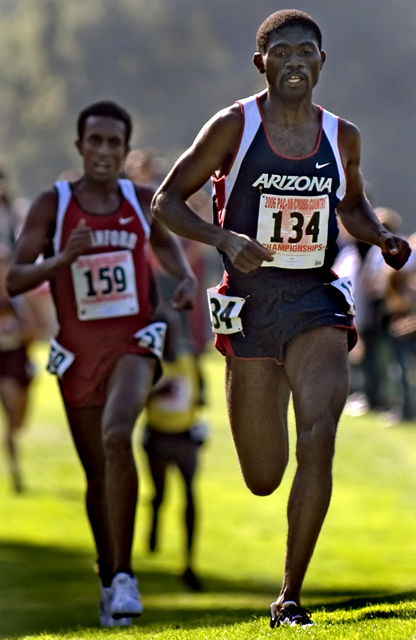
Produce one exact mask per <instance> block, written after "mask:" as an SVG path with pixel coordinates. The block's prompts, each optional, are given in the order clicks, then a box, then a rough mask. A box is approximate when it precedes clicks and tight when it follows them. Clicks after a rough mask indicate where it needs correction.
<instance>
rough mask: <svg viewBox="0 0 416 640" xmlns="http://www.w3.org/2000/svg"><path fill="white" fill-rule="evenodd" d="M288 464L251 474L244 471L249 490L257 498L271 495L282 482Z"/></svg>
mask: <svg viewBox="0 0 416 640" xmlns="http://www.w3.org/2000/svg"><path fill="white" fill-rule="evenodd" d="M286 464H287V461H286V462H285V463H284V464H280V465H276V466H275V467H271V468H269V469H267V468H265V467H263V468H257V469H255V470H252V471H251V472H249V471H248V470H247V469H246V470H242V471H243V477H244V481H245V483H246V485H247V488H248V489H249V490H250V491H251V493H253V494H254V495H255V496H269V495H271V494H272V493H273V491H275V490H276V489H277V487H278V486H279V485H280V483H281V482H282V478H283V475H284V472H285V469H286Z"/></svg>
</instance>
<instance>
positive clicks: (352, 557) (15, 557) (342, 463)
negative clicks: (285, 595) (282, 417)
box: [0, 346, 416, 640]
mask: <svg viewBox="0 0 416 640" xmlns="http://www.w3.org/2000/svg"><path fill="white" fill-rule="evenodd" d="M34 357H35V358H36V360H37V362H38V363H39V373H38V377H37V379H36V382H35V383H34V386H33V396H32V406H31V411H30V415H29V419H28V422H27V428H26V431H25V433H24V434H22V454H23V462H24V473H25V479H26V483H27V485H28V490H27V492H26V493H24V494H22V495H20V496H16V495H14V494H13V493H12V492H11V491H10V488H9V482H8V478H7V475H6V471H5V465H4V461H3V459H2V458H1V459H0V638H2V639H5V638H19V639H21V640H23V638H24V639H25V640H29V639H32V638H34V637H36V638H43V639H45V640H46V639H48V640H49V639H52V638H53V639H55V638H56V639H64V638H65V639H72V638H94V639H95V638H98V639H99V640H101V639H102V638H106V639H108V640H110V639H115V638H117V639H121V640H122V639H123V638H133V637H134V638H137V637H138V638H140V637H143V638H149V639H152V640H153V639H154V640H156V639H157V640H186V639H188V638H192V639H195V640H211V639H213V640H214V639H215V640H217V639H218V640H226V639H227V640H230V639H231V638H233V639H235V640H254V639H258V638H259V639H260V638H269V637H272V636H273V635H276V636H279V637H281V638H289V637H291V638H292V637H295V635H296V634H303V636H307V637H308V638H331V639H332V638H333V639H334V640H338V639H340V640H341V639H343V638H352V639H355V638H357V639H358V638H359V639H364V640H366V639H369V640H370V639H371V640H378V639H380V640H386V639H392V640H407V639H409V640H410V639H414V638H416V571H415V562H416V429H415V426H416V425H405V424H402V425H397V426H395V427H391V428H385V427H383V426H382V425H381V423H380V422H379V421H378V420H377V417H376V416H374V415H370V414H368V415H366V416H362V417H357V418H349V417H347V416H344V417H343V418H342V421H341V425H340V430H339V436H338V443H337V455H336V461H335V484H334V494H333V500H332V504H331V508H330V512H329V515H328V518H327V520H326V522H325V525H324V529H323V531H322V534H321V537H320V540H319V543H318V546H317V549H316V552H315V555H314V558H313V560H312V563H311V566H310V569H309V572H308V575H307V580H306V583H305V590H304V602H303V604H304V606H307V607H308V608H310V609H311V610H312V612H313V618H314V620H315V621H316V622H317V625H316V626H315V627H313V628H311V629H308V630H302V629H292V628H289V629H287V628H285V629H274V630H271V629H270V628H269V626H268V608H269V604H270V602H271V601H272V600H273V599H275V597H276V596H277V594H278V591H279V586H280V579H281V574H282V567H283V554H284V547H285V538H286V513H285V512H286V502H287V497H288V492H289V487H290V482H291V479H292V477H293V472H294V463H293V448H294V447H293V427H292V456H291V458H292V460H291V464H290V466H289V468H288V471H287V473H286V477H285V480H284V482H283V484H282V486H281V487H280V488H279V490H278V491H277V492H276V493H275V494H274V495H273V496H270V497H267V498H259V497H255V496H252V495H251V494H250V493H249V492H248V490H247V489H246V488H245V487H244V484H243V481H242V479H241V476H240V472H239V469H238V465H237V462H236V458H235V454H234V450H233V447H232V442H231V437H230V434H229V429H228V425H227V419H226V414H225V405H224V392H223V361H222V359H221V358H220V356H218V355H216V354H213V353H212V354H209V355H208V356H207V357H206V362H205V365H206V371H207V375H208V383H209V396H210V398H211V402H210V406H209V409H208V410H207V412H206V417H207V419H208V420H209V422H210V424H211V437H210V441H209V443H208V444H207V445H206V446H205V447H204V449H203V450H202V451H201V468H200V474H199V478H198V496H199V501H200V512H201V513H200V523H199V537H198V547H197V554H196V568H197V570H198V573H199V574H200V576H201V578H202V581H203V586H204V591H203V592H202V593H197V594H194V593H192V592H189V591H188V590H187V589H186V588H185V587H184V586H183V584H182V583H181V581H180V579H179V575H180V572H181V569H182V556H183V554H182V546H183V531H182V519H181V514H182V509H183V506H182V493H181V485H180V482H179V478H178V477H177V476H176V475H175V474H174V473H172V477H171V483H170V486H169V491H168V495H167V502H166V505H165V509H164V513H163V522H162V531H161V543H162V544H161V549H160V552H159V553H158V554H155V555H149V554H148V553H147V551H146V531H147V525H148V518H149V515H150V510H149V501H150V487H149V484H148V482H147V473H146V471H147V470H146V465H145V460H144V459H143V458H142V456H141V453H140V448H139V446H137V455H138V463H139V467H140V470H141V478H142V482H141V498H140V506H139V510H138V519H137V527H136V538H135V566H136V569H137V572H138V576H139V580H140V588H141V591H142V594H143V604H144V608H145V612H144V615H143V616H142V617H141V618H140V619H139V620H138V621H137V623H136V624H135V625H134V626H133V627H132V628H127V629H117V628H116V629H113V630H111V629H108V630H102V629H100V628H99V627H98V626H97V624H98V612H97V605H98V585H97V580H96V578H95V576H94V573H93V570H92V567H93V562H94V553H93V547H92V538H91V534H90V531H89V527H88V524H87V520H86V517H85V513H84V505H83V491H84V479H83V475H82V471H81V469H80V465H79V463H78V460H77V458H76V456H75V453H74V451H73V446H72V442H71V439H70V436H69V433H68V430H67V427H66V423H65V419H64V415H63V411H62V407H61V402H60V398H59V394H58V391H57V388H56V382H55V380H54V379H53V377H52V376H48V375H47V374H46V373H44V372H43V365H44V361H45V357H46V351H45V347H44V346H38V347H37V348H36V349H35V351H34ZM139 433H140V426H139V427H138V429H137V434H136V437H137V440H138V436H139Z"/></svg>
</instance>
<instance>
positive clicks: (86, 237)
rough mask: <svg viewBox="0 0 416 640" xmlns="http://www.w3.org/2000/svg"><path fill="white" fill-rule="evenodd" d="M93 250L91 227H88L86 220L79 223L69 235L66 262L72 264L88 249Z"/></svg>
mask: <svg viewBox="0 0 416 640" xmlns="http://www.w3.org/2000/svg"><path fill="white" fill-rule="evenodd" d="M90 248H91V227H87V223H86V222H85V220H84V218H81V220H80V221H79V222H78V224H77V226H76V227H75V229H73V230H72V231H71V233H70V235H69V238H68V242H67V243H66V246H65V249H64V250H63V254H64V257H65V262H67V263H68V264H72V262H75V260H76V259H77V258H78V257H79V256H81V255H82V254H83V253H85V251H86V250H87V249H90Z"/></svg>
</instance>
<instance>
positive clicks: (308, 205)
mask: <svg viewBox="0 0 416 640" xmlns="http://www.w3.org/2000/svg"><path fill="white" fill-rule="evenodd" d="M328 220H329V199H328V196H327V195H326V194H325V195H322V196H293V197H290V196H277V195H272V194H267V193H262V194H261V196H260V203H259V217H258V227H257V240H258V241H259V242H260V243H261V244H262V245H263V246H264V247H267V248H268V249H271V250H272V251H274V252H275V255H274V259H273V262H264V263H263V265H262V266H263V267H281V268H283V269H313V268H315V267H321V266H322V265H323V264H324V260H325V250H326V246H327V241H328Z"/></svg>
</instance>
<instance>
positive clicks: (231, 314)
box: [207, 287, 245, 333]
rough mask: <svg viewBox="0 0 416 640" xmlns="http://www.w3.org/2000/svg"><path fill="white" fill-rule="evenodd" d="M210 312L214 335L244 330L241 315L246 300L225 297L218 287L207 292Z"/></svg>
mask: <svg viewBox="0 0 416 640" xmlns="http://www.w3.org/2000/svg"><path fill="white" fill-rule="evenodd" d="M207 294H208V304H209V312H210V315H211V323H212V330H213V332H214V333H238V332H239V331H242V330H243V326H242V323H241V318H240V313H241V309H242V308H243V304H244V303H245V300H244V298H239V297H237V296H224V295H223V294H221V293H218V291H217V288H216V287H211V288H210V289H208V290H207Z"/></svg>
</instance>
